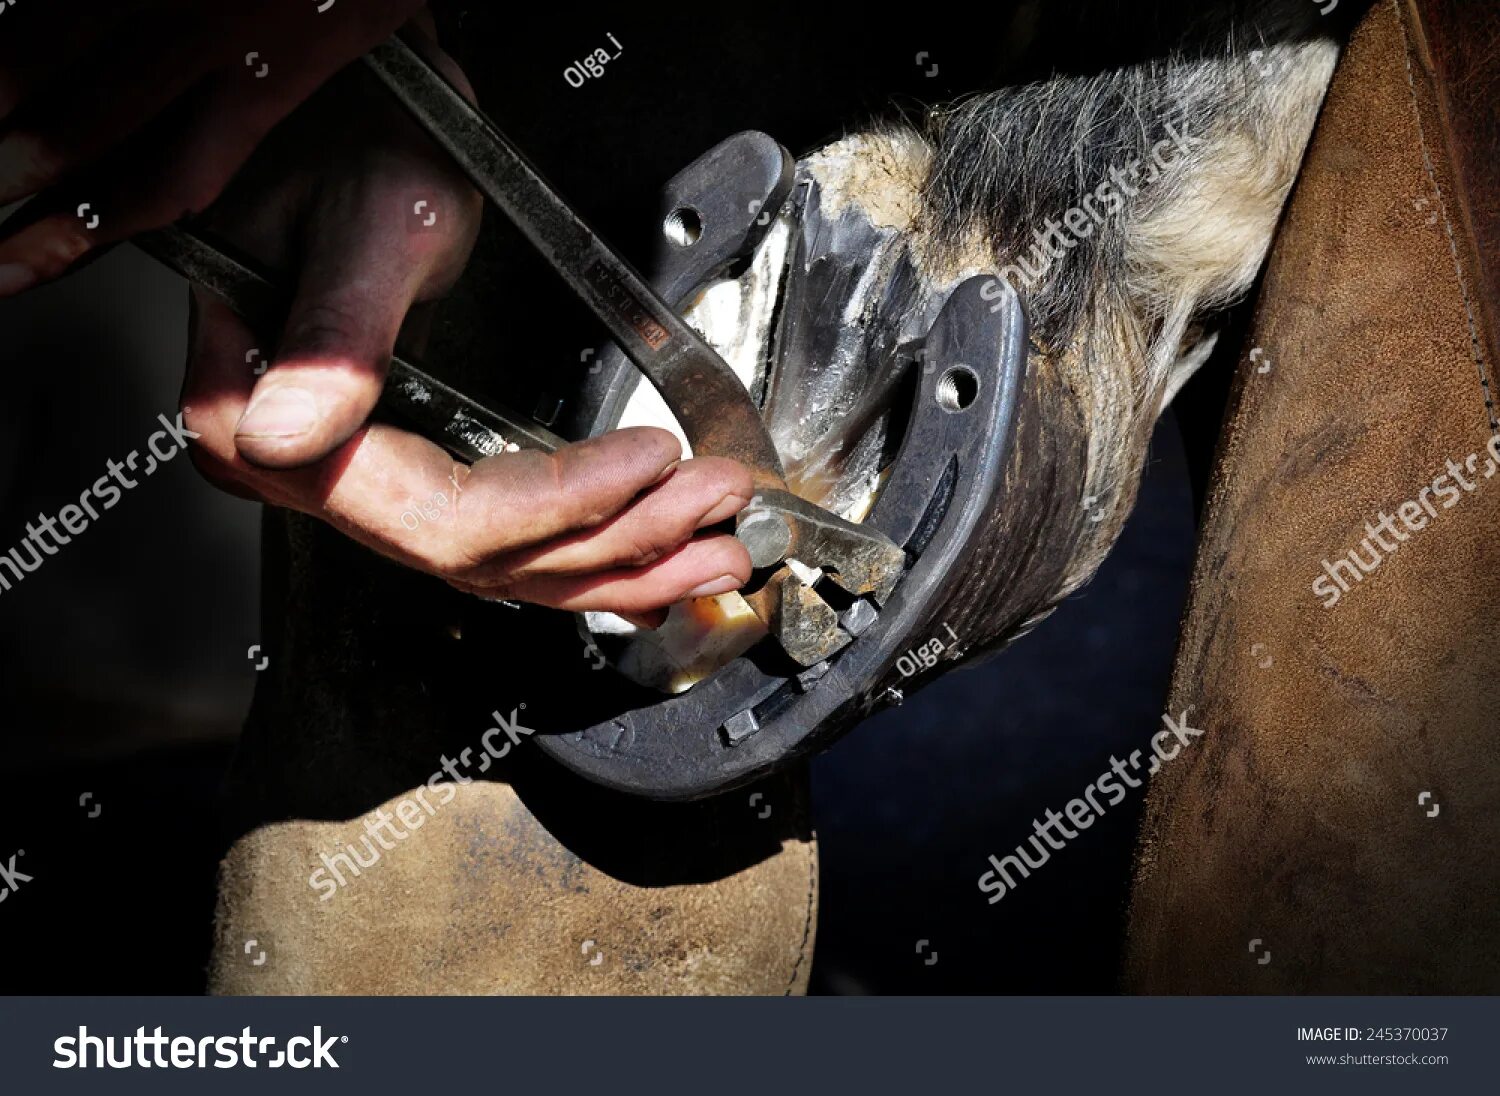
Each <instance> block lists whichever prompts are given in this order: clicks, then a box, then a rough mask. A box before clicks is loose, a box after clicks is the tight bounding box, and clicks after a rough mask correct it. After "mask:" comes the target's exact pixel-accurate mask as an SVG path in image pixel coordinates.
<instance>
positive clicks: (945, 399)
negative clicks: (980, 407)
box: [936, 365, 979, 412]
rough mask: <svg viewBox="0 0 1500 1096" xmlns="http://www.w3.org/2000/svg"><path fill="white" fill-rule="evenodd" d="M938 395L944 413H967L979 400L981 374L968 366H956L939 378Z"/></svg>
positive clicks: (939, 404)
mask: <svg viewBox="0 0 1500 1096" xmlns="http://www.w3.org/2000/svg"><path fill="white" fill-rule="evenodd" d="M936 395H937V402H938V406H939V407H941V408H942V409H943V410H944V411H953V412H958V411H967V410H968V409H969V407H970V406H971V405H972V404H973V403H974V401H975V400H977V399H978V398H979V374H977V373H975V372H974V370H972V369H970V368H969V367H968V366H967V365H955V366H953V367H952V368H951V369H949V370H948V371H947V372H946V373H944V374H943V375H942V376H941V377H939V378H938V382H937V393H936Z"/></svg>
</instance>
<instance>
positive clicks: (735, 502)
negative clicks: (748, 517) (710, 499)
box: [698, 491, 750, 528]
mask: <svg viewBox="0 0 1500 1096" xmlns="http://www.w3.org/2000/svg"><path fill="white" fill-rule="evenodd" d="M749 505H750V496H749V495H737V494H735V493H734V492H733V491H731V492H730V493H729V494H727V495H725V496H724V497H723V498H721V499H720V500H719V501H718V502H716V503H715V504H714V507H713V509H712V510H710V511H709V512H708V513H706V514H704V515H703V517H701V518H699V519H698V525H699V527H700V528H701V527H702V526H705V525H717V524H718V523H719V522H721V521H728V520H729V519H730V518H732V517H734V515H736V514H738V513H739V512H740V511H741V510H743V509H744V508H745V507H747V506H749Z"/></svg>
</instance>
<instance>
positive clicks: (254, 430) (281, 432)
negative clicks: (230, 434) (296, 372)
mask: <svg viewBox="0 0 1500 1096" xmlns="http://www.w3.org/2000/svg"><path fill="white" fill-rule="evenodd" d="M317 423H318V404H317V401H315V400H314V399H313V396H312V393H311V392H309V391H308V390H307V389H305V388H272V389H270V390H269V391H267V392H263V393H261V395H260V396H258V397H257V398H256V399H255V402H254V403H252V404H251V405H250V408H249V410H247V411H246V412H245V415H244V417H243V418H242V419H240V424H239V426H237V427H235V431H234V432H235V435H236V436H237V437H242V438H247V437H248V438H294V437H296V436H297V435H299V434H305V433H307V432H308V431H309V430H311V429H312V428H313V427H314V426H316V425H317Z"/></svg>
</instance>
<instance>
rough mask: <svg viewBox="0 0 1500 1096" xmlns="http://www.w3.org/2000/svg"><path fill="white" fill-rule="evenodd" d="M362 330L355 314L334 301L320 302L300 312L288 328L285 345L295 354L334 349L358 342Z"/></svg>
mask: <svg viewBox="0 0 1500 1096" xmlns="http://www.w3.org/2000/svg"><path fill="white" fill-rule="evenodd" d="M361 329H362V325H361V322H360V319H359V317H358V316H356V315H355V314H354V313H353V311H351V310H350V309H348V308H345V307H344V306H343V305H341V304H338V303H336V302H333V301H320V302H319V303H317V304H313V305H308V306H307V307H305V308H300V309H298V310H297V313H296V315H295V316H294V317H293V318H292V320H291V322H290V323H289V324H288V326H287V331H286V336H285V342H286V344H287V345H288V347H290V348H291V349H292V351H293V352H294V353H295V352H301V353H307V352H317V351H320V350H332V349H337V348H341V347H345V346H348V345H350V344H351V343H355V342H356V341H357V340H358V338H359V335H360V331H361Z"/></svg>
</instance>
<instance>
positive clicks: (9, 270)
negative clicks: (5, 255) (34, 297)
mask: <svg viewBox="0 0 1500 1096" xmlns="http://www.w3.org/2000/svg"><path fill="white" fill-rule="evenodd" d="M35 284H36V271H35V270H32V269H31V267H29V266H26V265H24V264H22V263H3V264H0V297H11V296H14V295H15V294H17V293H19V292H21V291H22V290H23V289H30V288H31V287H32V286H33V285H35Z"/></svg>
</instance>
